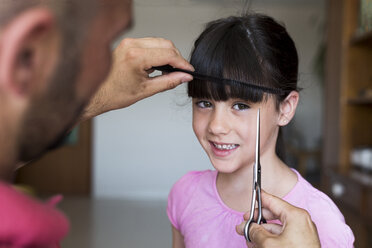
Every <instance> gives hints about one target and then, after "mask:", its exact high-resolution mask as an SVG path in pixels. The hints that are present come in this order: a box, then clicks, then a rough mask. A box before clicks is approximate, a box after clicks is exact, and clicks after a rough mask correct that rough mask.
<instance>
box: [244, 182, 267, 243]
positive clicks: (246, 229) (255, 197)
mask: <svg viewBox="0 0 372 248" xmlns="http://www.w3.org/2000/svg"><path fill="white" fill-rule="evenodd" d="M256 201H257V202H258V216H257V222H256V223H257V224H261V223H266V220H265V218H264V217H263V216H262V203H261V188H260V185H258V184H257V183H255V186H254V191H253V196H252V206H251V212H250V217H249V220H248V221H247V223H245V225H244V237H245V239H246V240H247V241H248V242H252V241H251V239H250V237H249V227H250V226H251V224H252V222H253V223H254V220H253V218H254V210H255V203H256Z"/></svg>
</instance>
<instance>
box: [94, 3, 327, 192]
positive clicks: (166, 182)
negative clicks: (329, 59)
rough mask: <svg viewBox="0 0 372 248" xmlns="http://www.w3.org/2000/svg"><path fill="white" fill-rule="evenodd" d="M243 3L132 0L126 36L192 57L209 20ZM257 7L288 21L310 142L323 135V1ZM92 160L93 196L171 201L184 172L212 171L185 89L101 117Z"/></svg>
mask: <svg viewBox="0 0 372 248" xmlns="http://www.w3.org/2000/svg"><path fill="white" fill-rule="evenodd" d="M224 2H228V3H229V4H226V3H224ZM240 2H241V1H223V0H220V1H208V0H198V1H197V0H152V1H146V0H140V1H135V5H134V11H135V26H134V28H133V30H132V31H131V32H129V33H127V34H126V36H127V37H145V36H157V37H164V38H167V39H170V40H172V41H173V42H174V43H175V45H176V46H177V47H178V48H179V49H180V51H181V53H182V54H183V55H184V56H185V57H186V58H189V53H190V50H191V48H192V45H193V41H194V39H195V38H196V37H197V36H198V34H199V33H200V32H201V30H202V29H203V26H204V24H205V23H206V22H208V21H210V20H213V19H217V18H219V17H223V16H228V15H232V14H237V13H239V12H240V9H241V8H240V7H239V6H240V4H239V3H240ZM257 2H258V1H257ZM231 3H232V4H231ZM300 3H301V4H300ZM252 9H253V10H255V11H258V12H261V13H266V14H269V15H271V16H273V17H274V18H276V19H277V20H279V21H282V22H284V23H285V25H286V27H287V29H288V31H289V33H290V34H291V36H292V38H293V39H294V41H295V43H296V44H297V48H298V51H299V57H300V73H301V82H300V85H301V86H302V87H304V88H305V90H304V91H303V92H302V100H301V103H300V106H299V109H298V113H297V117H296V120H295V122H296V125H297V127H298V128H299V129H301V130H303V131H304V135H305V137H306V145H307V146H309V147H311V146H313V145H314V144H315V143H316V142H317V140H318V139H319V137H320V136H321V128H320V125H321V105H322V99H321V88H320V87H319V84H318V83H317V82H316V78H315V77H314V75H312V68H311V61H312V59H313V56H314V54H315V52H316V49H317V46H318V44H319V41H320V37H321V34H320V32H319V30H318V27H319V24H320V23H322V20H323V14H324V4H323V2H322V1H310V0H309V1H305V0H302V1H288V0H287V1H284V2H283V1H274V0H271V1H260V2H259V4H255V2H254V3H253V6H252ZM93 161H94V165H93V167H94V170H93V192H94V196H95V197H134V198H143V197H150V198H166V197H167V194H168V192H169V190H170V188H171V186H172V184H173V183H174V182H175V181H176V180H177V179H178V178H180V177H181V176H182V175H183V174H185V173H186V172H187V171H190V170H203V169H208V168H212V166H211V165H210V163H209V160H208V158H207V156H206V155H205V154H204V152H203V151H202V149H201V147H200V145H199V143H198V142H197V140H196V138H195V136H194V134H193V132H192V128H191V105H190V102H189V100H188V99H187V97H186V94H185V88H184V86H180V87H178V88H176V89H175V90H172V91H169V92H166V93H161V94H158V95H156V96H154V97H152V98H149V99H146V100H143V101H142V102H139V103H137V104H135V105H134V106H131V107H129V108H127V109H123V110H118V111H113V112H110V113H107V114H104V115H102V116H100V117H98V118H96V119H95V121H94V158H93Z"/></svg>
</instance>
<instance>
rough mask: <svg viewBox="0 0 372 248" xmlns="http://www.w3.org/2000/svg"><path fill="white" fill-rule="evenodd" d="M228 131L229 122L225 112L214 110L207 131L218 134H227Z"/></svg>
mask: <svg viewBox="0 0 372 248" xmlns="http://www.w3.org/2000/svg"><path fill="white" fill-rule="evenodd" d="M229 131H230V123H229V120H228V117H227V115H226V114H225V113H222V112H221V111H216V110H215V111H214V112H213V114H212V115H211V118H210V121H209V124H208V132H210V133H212V134H214V135H219V134H227V133H229Z"/></svg>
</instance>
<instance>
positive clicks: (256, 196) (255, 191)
mask: <svg viewBox="0 0 372 248" xmlns="http://www.w3.org/2000/svg"><path fill="white" fill-rule="evenodd" d="M256 201H257V203H258V217H257V222H256V223H257V224H261V223H266V220H265V219H264V218H263V216H262V204H261V164H260V109H258V111H257V133H256V159H255V162H254V166H253V187H252V202H251V212H250V216H249V220H248V221H247V223H246V224H245V226H244V237H245V239H246V240H247V241H249V242H252V241H251V239H250V238H249V227H250V225H251V223H252V222H254V220H253V218H254V211H255V207H256Z"/></svg>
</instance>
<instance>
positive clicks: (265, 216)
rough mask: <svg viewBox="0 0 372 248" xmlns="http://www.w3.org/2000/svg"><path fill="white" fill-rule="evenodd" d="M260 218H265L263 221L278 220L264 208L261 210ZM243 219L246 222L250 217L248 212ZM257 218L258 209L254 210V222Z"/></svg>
mask: <svg viewBox="0 0 372 248" xmlns="http://www.w3.org/2000/svg"><path fill="white" fill-rule="evenodd" d="M262 216H263V217H264V218H265V220H275V219H278V217H277V216H275V215H274V214H273V213H272V212H271V211H270V210H268V209H266V208H262ZM243 217H244V219H245V220H248V219H249V217H250V212H247V213H245V214H244V216H243ZM257 217H258V208H256V209H255V210H254V220H257Z"/></svg>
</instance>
